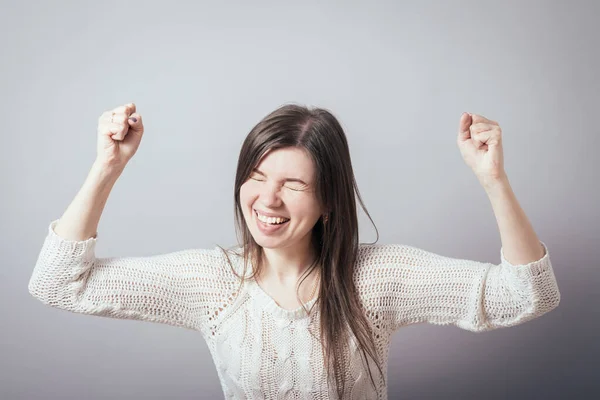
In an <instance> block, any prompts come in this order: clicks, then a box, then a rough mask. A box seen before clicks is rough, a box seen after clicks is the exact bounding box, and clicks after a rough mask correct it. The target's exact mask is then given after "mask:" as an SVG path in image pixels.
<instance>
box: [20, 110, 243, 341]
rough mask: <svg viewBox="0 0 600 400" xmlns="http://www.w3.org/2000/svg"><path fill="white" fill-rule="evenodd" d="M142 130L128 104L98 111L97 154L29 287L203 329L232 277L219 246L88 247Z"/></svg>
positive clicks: (106, 310)
mask: <svg viewBox="0 0 600 400" xmlns="http://www.w3.org/2000/svg"><path fill="white" fill-rule="evenodd" d="M134 119H135V120H134ZM142 133H143V124H142V121H141V116H140V115H139V114H137V113H135V105H133V104H129V105H125V106H122V107H118V108H116V109H114V110H111V111H107V112H105V113H103V114H102V116H101V117H100V123H99V128H98V134H99V135H98V157H97V159H96V161H95V162H94V164H93V166H92V168H91V170H90V172H89V174H88V176H87V179H86V180H85V182H84V184H83V186H82V187H81V189H80V191H79V192H78V193H77V195H76V196H75V199H74V200H73V201H72V203H71V204H70V205H69V207H68V208H67V210H66V211H65V212H64V214H63V215H62V217H61V218H60V219H58V220H54V221H52V222H51V224H50V226H49V228H48V232H47V235H46V238H45V240H44V243H43V246H42V249H41V251H40V253H39V256H38V259H37V262H36V265H35V268H34V270H33V274H32V276H31V278H30V281H29V285H28V288H29V292H30V293H31V294H32V295H33V296H34V297H35V298H37V299H39V300H40V301H42V302H43V303H45V304H48V305H50V306H53V307H57V308H60V309H63V310H68V311H72V312H77V313H83V314H91V315H100V316H106V317H113V318H128V319H139V320H146V321H153V322H162V323H166V324H170V325H175V326H185V327H188V328H191V329H198V330H200V331H201V332H203V333H204V334H207V333H208V332H209V331H210V326H212V325H214V323H215V319H216V318H215V316H216V315H221V314H222V313H221V314H219V313H218V311H219V310H222V308H223V306H224V304H226V303H227V299H228V298H229V296H230V295H231V293H232V292H234V291H235V288H236V287H237V282H238V281H236V279H235V278H233V275H232V274H231V271H230V269H229V266H228V265H226V263H225V259H226V258H225V256H224V255H223V253H222V251H221V250H220V249H219V248H218V247H215V248H214V249H210V250H209V249H194V250H182V251H178V252H173V253H169V254H162V255H154V256H149V257H119V258H117V257H111V258H96V255H95V247H96V240H97V236H98V235H97V229H98V223H99V220H100V216H101V214H102V211H103V209H104V206H105V204H106V201H107V199H108V197H109V195H110V192H111V189H112V187H113V186H114V184H115V182H116V181H117V179H118V178H119V176H120V175H121V173H122V171H123V169H124V167H125V165H126V163H127V161H129V159H131V157H132V156H133V154H134V153H135V151H136V150H137V148H138V146H139V143H140V140H141V136H142Z"/></svg>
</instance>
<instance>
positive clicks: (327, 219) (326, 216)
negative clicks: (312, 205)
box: [323, 214, 329, 224]
mask: <svg viewBox="0 0 600 400" xmlns="http://www.w3.org/2000/svg"><path fill="white" fill-rule="evenodd" d="M327 221H329V214H325V215H323V223H324V224H326V223H327Z"/></svg>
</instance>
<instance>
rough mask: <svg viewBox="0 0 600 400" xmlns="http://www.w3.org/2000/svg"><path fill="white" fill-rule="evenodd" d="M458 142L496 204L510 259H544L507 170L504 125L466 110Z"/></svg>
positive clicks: (501, 231) (504, 251)
mask: <svg viewBox="0 0 600 400" xmlns="http://www.w3.org/2000/svg"><path fill="white" fill-rule="evenodd" d="M457 144H458V148H459V149H460V152H461V155H462V157H463V159H464V161H465V163H466V164H467V165H468V166H469V167H470V168H471V169H472V170H473V172H474V173H475V176H477V179H478V180H479V182H480V183H481V185H482V186H483V188H484V189H485V191H486V193H487V195H488V198H489V199H490V202H491V203H492V208H493V210H494V215H495V216H496V221H497V223H498V228H499V230H500V237H501V240H502V251H503V254H504V257H506V260H507V261H508V262H509V263H511V264H527V263H530V262H533V261H536V260H539V259H540V258H542V257H543V256H544V253H545V250H544V248H543V246H542V245H541V243H540V240H539V238H538V237H537V235H536V233H535V231H534V230H533V227H532V226H531V223H530V222H529V219H528V218H527V215H525V212H524V211H523V209H522V208H521V206H520V205H519V202H518V201H517V198H516V196H515V194H514V192H513V190H512V188H511V186H510V183H509V181H508V177H507V175H506V172H505V170H504V151H503V149H502V129H501V128H500V125H499V124H498V123H497V122H496V121H492V120H490V119H487V118H485V117H483V116H481V115H477V114H469V113H463V115H462V116H461V118H460V121H459V128H458V137H457Z"/></svg>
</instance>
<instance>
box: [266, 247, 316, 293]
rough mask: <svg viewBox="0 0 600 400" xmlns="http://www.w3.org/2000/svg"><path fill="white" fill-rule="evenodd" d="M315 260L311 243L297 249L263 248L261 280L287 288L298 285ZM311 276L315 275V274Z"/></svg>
mask: <svg viewBox="0 0 600 400" xmlns="http://www.w3.org/2000/svg"><path fill="white" fill-rule="evenodd" d="M314 260H315V254H314V251H313V250H312V248H311V247H310V243H308V245H304V246H296V247H286V248H277V249H268V248H263V262H264V269H263V272H262V273H261V278H262V279H265V280H266V279H269V280H273V281H276V282H277V283H279V284H281V285H285V286H289V285H296V284H297V283H298V280H299V279H300V277H302V276H303V275H304V274H305V273H306V272H307V269H308V268H309V267H310V266H311V264H312V263H313V261H314ZM311 275H314V272H313V273H312V274H311ZM307 281H308V280H307ZM305 282H306V281H305ZM303 286H304V284H303Z"/></svg>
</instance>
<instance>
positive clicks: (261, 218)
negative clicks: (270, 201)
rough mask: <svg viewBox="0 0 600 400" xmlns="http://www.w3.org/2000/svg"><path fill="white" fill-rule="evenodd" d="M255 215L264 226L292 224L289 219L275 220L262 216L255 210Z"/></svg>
mask: <svg viewBox="0 0 600 400" xmlns="http://www.w3.org/2000/svg"><path fill="white" fill-rule="evenodd" d="M254 215H255V216H256V219H257V220H258V222H260V223H261V224H263V225H264V226H280V225H285V224H287V223H288V222H290V219H289V218H274V217H265V216H262V215H260V214H259V213H258V211H256V210H254Z"/></svg>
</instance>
